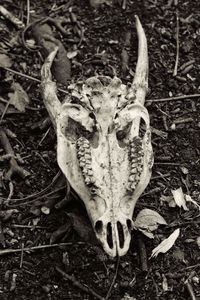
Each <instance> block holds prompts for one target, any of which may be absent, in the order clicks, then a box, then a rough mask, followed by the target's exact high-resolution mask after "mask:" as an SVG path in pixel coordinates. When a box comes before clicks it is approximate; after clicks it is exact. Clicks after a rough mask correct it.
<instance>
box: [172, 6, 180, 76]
mask: <svg viewBox="0 0 200 300" xmlns="http://www.w3.org/2000/svg"><path fill="white" fill-rule="evenodd" d="M178 61H179V13H178V10H177V11H176V61H175V66H174V72H173V76H176V75H177V69H178Z"/></svg>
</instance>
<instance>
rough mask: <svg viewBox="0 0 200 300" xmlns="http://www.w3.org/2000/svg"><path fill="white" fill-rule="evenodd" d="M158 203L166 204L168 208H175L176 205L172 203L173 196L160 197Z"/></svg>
mask: <svg viewBox="0 0 200 300" xmlns="http://www.w3.org/2000/svg"><path fill="white" fill-rule="evenodd" d="M160 201H161V202H167V203H168V205H169V207H176V203H175V201H174V198H173V196H165V195H162V196H161V197H160Z"/></svg>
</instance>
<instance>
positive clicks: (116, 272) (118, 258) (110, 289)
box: [105, 256, 120, 300]
mask: <svg viewBox="0 0 200 300" xmlns="http://www.w3.org/2000/svg"><path fill="white" fill-rule="evenodd" d="M119 262H120V256H118V257H117V265H116V270H115V275H114V277H113V280H112V283H111V285H110V287H109V290H108V292H107V295H106V298H105V300H108V299H109V297H110V295H111V292H112V289H113V287H114V285H115V282H116V279H117V274H118V270H119Z"/></svg>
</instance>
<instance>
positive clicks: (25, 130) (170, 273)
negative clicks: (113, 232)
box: [0, 0, 200, 300]
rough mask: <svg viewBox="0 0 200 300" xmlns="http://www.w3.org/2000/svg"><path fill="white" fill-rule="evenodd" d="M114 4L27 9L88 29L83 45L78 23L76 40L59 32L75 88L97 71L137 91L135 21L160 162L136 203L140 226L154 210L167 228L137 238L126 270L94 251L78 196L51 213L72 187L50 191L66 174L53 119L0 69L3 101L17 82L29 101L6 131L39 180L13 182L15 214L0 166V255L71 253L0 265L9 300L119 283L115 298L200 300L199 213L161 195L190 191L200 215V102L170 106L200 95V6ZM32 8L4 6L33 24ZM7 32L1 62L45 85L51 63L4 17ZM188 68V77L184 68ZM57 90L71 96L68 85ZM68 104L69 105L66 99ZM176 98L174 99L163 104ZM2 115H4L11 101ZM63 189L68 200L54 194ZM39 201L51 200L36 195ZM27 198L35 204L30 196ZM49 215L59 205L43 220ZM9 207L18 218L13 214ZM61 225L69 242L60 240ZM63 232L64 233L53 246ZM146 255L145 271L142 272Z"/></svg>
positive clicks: (70, 294)
mask: <svg viewBox="0 0 200 300" xmlns="http://www.w3.org/2000/svg"><path fill="white" fill-rule="evenodd" d="M91 2H95V1H91ZM113 2H114V3H111V1H107V2H106V3H103V4H101V5H100V6H99V7H98V8H94V7H92V6H91V5H90V3H89V2H88V1H86V0H84V1H83V0H82V1H81V0H77V1H61V0H57V1H52V0H49V1H46V0H44V1H30V11H29V12H30V22H32V19H31V18H33V17H34V16H35V15H37V16H40V17H46V16H51V17H52V18H54V19H58V18H59V17H60V16H65V17H66V18H69V16H70V10H71V9H72V11H73V13H74V15H75V16H76V18H77V20H78V22H79V23H78V24H79V29H80V28H82V29H83V32H84V38H83V40H81V41H80V38H81V37H80V35H79V34H78V31H77V29H76V30H75V29H74V28H75V27H76V24H77V23H76V22H74V23H69V24H68V25H67V27H65V29H67V31H68V37H64V36H63V35H62V33H61V32H59V31H58V30H57V28H55V27H54V26H53V27H52V28H53V29H52V30H53V33H54V35H55V37H56V38H57V39H59V40H60V41H62V43H63V45H64V47H65V49H66V51H67V53H69V54H71V55H72V56H73V55H74V58H73V59H71V81H73V80H77V79H82V80H84V78H88V77H90V76H93V75H94V74H95V73H98V74H105V75H112V72H113V71H112V68H111V67H110V66H112V67H113V68H114V69H115V70H116V73H117V75H118V77H119V78H121V79H122V81H123V82H124V83H128V82H131V80H132V75H133V72H134V71H133V70H134V69H135V65H136V60H137V36H136V30H135V20H134V15H136V14H137V15H138V16H139V17H140V20H141V22H142V24H143V27H144V29H145V32H146V35H147V40H148V48H149V65H150V69H149V92H148V95H147V100H152V101H146V106H147V108H148V111H149V114H150V120H151V126H152V127H153V128H154V129H157V130H159V133H158V134H156V133H154V131H153V134H152V142H153V148H154V156H155V164H154V167H153V174H152V179H151V181H150V184H149V186H148V187H147V189H146V190H145V192H144V193H143V195H142V196H141V197H140V199H139V200H138V202H137V206H136V209H135V211H134V216H133V218H135V217H136V215H137V213H138V212H139V211H140V210H141V209H143V208H150V209H153V210H155V211H157V212H158V213H159V214H160V215H162V216H163V217H164V218H165V220H166V221H167V223H168V225H167V226H160V227H159V228H158V229H157V230H156V231H155V238H154V239H148V238H147V237H145V236H142V235H139V234H138V233H136V232H133V234H132V242H131V245H130V249H129V251H128V253H127V254H126V255H125V256H123V257H121V259H120V261H118V263H117V260H116V259H111V258H109V257H108V256H107V255H106V254H105V253H104V252H103V250H101V247H100V245H98V244H95V239H94V238H92V237H91V235H92V234H91V232H92V231H91V228H90V227H89V226H88V225H84V226H82V225H80V224H81V222H82V221H81V220H82V219H81V218H82V217H84V218H86V213H85V210H84V208H82V207H81V205H80V204H78V202H77V201H76V200H75V199H73V198H74V196H73V195H72V194H71V195H70V197H69V198H70V199H71V200H72V199H73V202H71V201H69V203H68V204H67V207H65V208H60V209H56V208H55V207H54V204H55V202H58V203H59V201H61V200H62V199H63V198H64V195H65V191H66V189H63V188H60V186H59V184H58V183H57V181H55V182H54V181H53V179H54V178H55V176H56V174H57V173H58V171H59V168H58V165H57V161H56V137H55V133H54V130H53V127H52V125H51V124H49V123H48V122H47V123H45V124H47V125H44V123H43V120H44V119H45V118H46V117H47V116H48V114H47V111H46V109H45V107H44V104H43V101H42V97H41V88H40V84H38V82H35V81H34V80H32V79H30V78H29V79H28V78H25V77H23V76H19V75H17V74H14V73H13V72H12V71H11V72H8V71H6V70H5V69H3V68H0V78H1V88H0V96H1V99H2V98H3V99H6V100H8V93H10V92H11V91H12V87H11V84H12V82H13V81H15V82H17V83H19V84H20V85H21V86H22V87H23V89H24V90H25V91H26V92H27V94H28V97H29V98H30V103H29V105H28V107H27V108H26V110H25V112H19V111H18V110H16V109H15V110H14V111H13V110H12V109H13V107H12V109H11V105H10V106H9V108H8V110H7V111H6V113H5V115H4V117H3V120H2V122H1V126H2V127H3V129H4V130H5V129H9V130H11V131H12V132H13V133H14V134H15V135H16V137H11V136H10V135H9V134H7V135H9V137H8V138H9V141H10V143H11V145H12V148H13V150H14V152H15V155H18V156H20V157H21V159H20V162H19V165H20V166H22V167H23V168H24V169H25V170H27V171H29V172H30V174H31V175H30V176H29V177H28V178H26V179H22V178H20V177H19V176H18V175H16V174H14V175H13V176H12V181H11V182H12V184H13V186H14V191H13V195H12V198H11V200H10V202H9V204H8V205H7V206H6V205H5V200H4V199H6V198H7V197H8V195H9V182H7V181H5V180H3V177H4V174H5V172H6V170H7V168H9V161H5V162H4V163H1V162H0V163H1V165H0V166H1V170H0V172H1V177H2V180H1V182H0V186H1V191H0V197H1V200H0V201H1V212H5V216H4V217H3V213H2V215H1V214H0V216H1V226H2V230H3V233H1V234H0V243H1V250H3V249H4V250H5V249H12V248H14V249H17V248H18V249H21V248H23V247H33V246H39V245H49V244H50V239H51V241H53V242H55V243H61V242H67V243H69V245H66V246H58V247H52V248H45V249H38V250H35V251H29V252H25V251H21V252H16V253H10V254H7V255H1V256H0V265H1V268H0V299H3V300H8V299H9V300H11V299H16V300H18V299H20V300H22V299H25V300H27V299H97V298H96V296H95V295H91V294H90V293H89V292H84V291H83V290H82V289H81V288H80V284H82V285H83V286H85V287H89V288H91V289H92V290H93V291H95V292H96V293H97V294H98V295H101V297H102V299H103V297H104V298H105V297H106V295H107V293H108V290H109V288H110V286H111V285H112V284H113V285H112V289H111V291H110V296H109V299H115V300H119V299H121V300H122V299H137V300H139V299H140V300H142V299H145V300H148V299H160V300H164V299H173V300H176V299H177V300H182V299H193V300H194V299H200V277H199V274H200V273H199V272H200V259H199V257H200V256H199V244H198V240H199V239H198V238H199V237H200V217H199V215H200V214H199V209H198V207H197V206H195V205H194V204H193V203H187V207H188V210H184V209H183V208H182V207H181V208H180V207H169V205H168V203H167V202H163V201H161V196H163V195H164V196H169V195H171V190H172V189H177V188H179V187H182V189H183V192H184V193H185V194H188V195H190V196H191V197H192V199H193V200H194V201H196V202H197V203H199V205H200V171H199V170H200V97H186V98H184V99H174V100H172V99H171V97H175V96H181V95H189V94H190V95H191V94H192V95H194V94H198V93H200V77H199V72H200V56H199V49H200V29H199V28H200V26H199V25H200V13H199V11H200V4H199V1H198V0H194V1H188V0H179V1H178V0H177V1H173V0H172V1H170V0H169V1H164V0H143V1H132V0H127V1H123V3H124V4H125V6H126V7H125V9H123V8H122V3H121V1H113ZM27 3H28V1H27V2H26V1H18V3H17V4H16V3H14V2H13V1H9V0H4V1H2V3H1V4H2V5H3V6H4V7H5V8H7V9H8V10H9V11H10V12H12V13H13V14H14V15H15V16H17V17H18V18H19V19H20V20H23V22H25V23H26V21H27ZM57 8H58V9H57ZM177 15H178V16H179V18H178V26H177ZM0 26H1V28H2V30H1V32H0V37H1V49H0V50H1V51H0V52H1V53H5V54H6V55H7V56H9V57H10V58H11V59H12V61H13V63H12V66H11V67H10V68H11V69H12V70H15V71H18V72H20V73H23V74H26V75H29V76H32V77H35V78H38V79H40V70H41V66H42V64H43V58H42V56H41V54H40V52H39V50H38V48H36V49H34V51H30V50H29V49H28V48H27V47H25V45H24V43H23V42H22V40H21V38H20V37H21V31H22V30H21V31H20V30H18V29H17V28H16V27H15V26H14V25H13V24H12V23H9V22H8V21H7V20H5V19H4V18H3V17H1V18H0ZM177 28H178V29H179V34H178V42H179V59H178V71H177V76H173V72H174V67H175V61H176V51H177V35H176V33H177ZM128 32H131V40H130V45H125V39H126V37H127V33H128ZM79 33H80V32H79ZM18 35H19V39H17V36H18ZM70 39H71V42H70ZM27 40H31V41H33V38H32V36H31V30H30V29H29V30H27V31H26V34H25V42H27ZM13 41H15V42H13ZM5 44H6V45H7V47H5ZM77 46H78V48H77ZM123 49H125V50H126V55H127V57H128V58H129V62H128V68H127V69H126V67H125V69H123V68H122V65H123V63H124V61H122V50H123ZM187 62H189V66H190V67H188V66H187V65H185V63H187ZM60 87H61V88H62V89H67V87H66V86H61V85H60ZM59 97H60V98H62V97H63V94H62V93H61V92H59ZM169 97H170V101H169V100H164V101H159V102H156V101H154V100H155V99H160V98H169ZM2 105H3V106H2ZM2 107H3V108H2ZM0 108H1V113H3V111H4V110H5V103H4V102H2V103H1V107H0ZM41 124H42V125H41ZM43 125H44V126H43ZM3 154H5V151H4V149H3V147H1V148H0V155H3ZM60 185H61V184H60ZM56 189H57V190H58V189H59V191H58V192H56V191H55V190H56ZM40 191H43V192H42V193H41V194H37V193H39V192H40ZM50 192H52V193H51V194H50V195H49V193H50ZM27 196H29V198H25V197H27ZM23 198H25V199H24V200H23ZM14 199H22V200H21V201H20V200H18V201H15V200H14ZM52 203H53V204H52ZM48 205H49V206H53V207H51V208H50V210H48V209H47V210H45V209H44V207H46V206H48ZM8 209H16V211H14V212H13V213H12V214H10V215H9V213H8ZM42 211H43V212H44V213H43V212H42ZM69 212H70V213H71V215H70V214H68V213H69ZM74 216H75V217H74ZM76 216H77V218H76ZM60 226H63V227H61V228H62V229H63V228H64V229H65V230H64V231H63V232H65V233H63V232H62V230H61V231H57V230H58V229H59V228H60ZM176 228H180V236H179V237H178V239H177V240H176V242H175V244H174V246H173V247H172V248H171V249H170V250H169V251H168V252H167V253H165V254H159V255H158V256H157V257H156V258H151V259H149V258H150V256H151V251H152V249H153V248H155V247H156V246H157V245H158V244H159V243H160V242H161V241H162V240H164V239H165V238H167V237H168V236H169V235H170V234H171V233H172V232H173V231H174V230H175V229H176ZM55 231H56V232H57V233H58V234H54V236H53V237H52V233H53V232H55ZM62 233H63V234H62ZM81 242H82V243H81ZM1 250H0V254H1ZM145 252H146V255H147V264H148V270H143V267H142V264H143V261H142V259H145V254H144V253H145ZM141 254H142V255H141ZM141 256H142V259H140V257H141ZM117 264H118V268H117ZM58 268H59V269H61V270H63V271H64V272H65V273H66V274H68V275H70V276H72V277H73V278H75V284H73V282H72V280H71V279H69V278H68V279H65V278H64V277H63V275H62V274H61V273H59V272H58V270H57V269H58ZM115 275H116V278H115V281H113V278H114V277H115ZM15 277H16V278H15ZM70 278H71V277H70ZM15 280H16V283H15ZM99 299H100V298H99Z"/></svg>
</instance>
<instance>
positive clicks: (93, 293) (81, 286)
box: [56, 267, 105, 300]
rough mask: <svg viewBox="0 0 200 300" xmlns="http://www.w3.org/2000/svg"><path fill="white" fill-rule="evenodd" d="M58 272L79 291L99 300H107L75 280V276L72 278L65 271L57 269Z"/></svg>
mask: <svg viewBox="0 0 200 300" xmlns="http://www.w3.org/2000/svg"><path fill="white" fill-rule="evenodd" d="M56 271H57V272H58V273H60V274H61V275H62V276H63V277H64V279H67V280H70V281H71V282H72V283H73V285H74V286H75V287H77V288H79V289H80V290H82V291H83V292H85V293H88V294H90V295H92V296H94V297H96V298H97V299H99V300H104V299H105V298H103V297H101V296H100V295H98V294H97V293H96V292H95V291H93V290H92V289H91V288H89V287H88V286H85V285H83V284H81V283H80V282H79V281H77V280H76V279H75V278H74V276H71V275H69V274H67V273H65V272H64V271H63V270H61V269H60V268H59V267H56Z"/></svg>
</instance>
